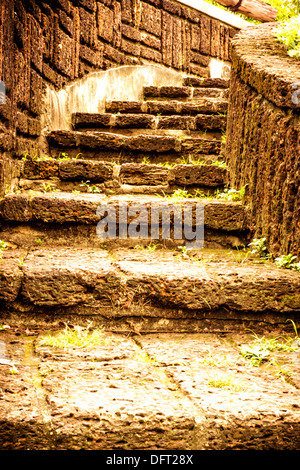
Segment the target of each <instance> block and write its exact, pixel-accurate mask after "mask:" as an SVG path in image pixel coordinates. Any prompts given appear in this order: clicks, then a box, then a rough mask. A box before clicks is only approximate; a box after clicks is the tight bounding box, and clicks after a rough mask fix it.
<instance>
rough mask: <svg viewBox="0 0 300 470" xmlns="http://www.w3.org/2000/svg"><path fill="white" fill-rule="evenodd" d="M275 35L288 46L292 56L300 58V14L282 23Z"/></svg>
mask: <svg viewBox="0 0 300 470" xmlns="http://www.w3.org/2000/svg"><path fill="white" fill-rule="evenodd" d="M275 35H276V39H277V41H279V42H281V43H283V44H285V45H286V46H287V49H288V54H289V56H290V57H296V58H297V59H300V16H298V17H297V16H296V17H294V18H291V19H289V20H287V21H285V22H284V23H282V24H280V25H279V26H278V27H277V28H276V30H275Z"/></svg>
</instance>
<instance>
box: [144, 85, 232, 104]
mask: <svg viewBox="0 0 300 470" xmlns="http://www.w3.org/2000/svg"><path fill="white" fill-rule="evenodd" d="M143 93H144V98H146V99H148V98H152V99H154V98H157V99H171V98H174V99H176V100H180V101H182V100H184V101H189V100H194V99H197V98H223V99H226V98H227V94H228V91H227V89H225V88H212V87H210V88H208V87H202V88H194V87H191V86H182V87H180V86H179V87H176V86H160V87H158V86H146V87H144V88H143Z"/></svg>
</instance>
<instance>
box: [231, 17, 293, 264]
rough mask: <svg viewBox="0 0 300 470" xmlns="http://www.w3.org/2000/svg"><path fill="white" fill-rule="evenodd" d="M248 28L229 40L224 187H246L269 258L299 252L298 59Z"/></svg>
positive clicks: (267, 32) (263, 32)
mask: <svg viewBox="0 0 300 470" xmlns="http://www.w3.org/2000/svg"><path fill="white" fill-rule="evenodd" d="M273 27H274V26H272V25H265V26H262V27H259V28H257V27H251V28H249V29H247V31H244V32H243V33H241V34H240V35H239V36H238V37H237V38H236V39H235V40H234V42H233V53H232V56H233V71H232V76H231V87H230V94H229V112H228V116H229V118H228V126H227V137H226V159H227V163H228V166H229V172H230V184H231V186H232V187H235V188H240V187H242V186H244V185H246V184H247V204H248V206H249V210H250V219H249V220H250V221H251V230H252V233H253V237H254V238H260V237H266V239H267V244H268V249H269V251H270V252H273V253H274V255H279V254H287V253H294V254H295V255H298V256H299V254H300V231H299V219H300V212H299V200H300V199H299V198H300V192H299V187H300V180H299V177H300V176H299V171H298V169H299V155H300V152H299V149H300V120H299V114H298V112H297V111H296V108H299V105H296V104H293V103H292V93H293V92H294V91H295V89H293V88H292V86H291V85H292V83H294V82H295V81H296V80H297V78H300V65H299V61H298V60H296V59H292V58H290V57H289V56H288V55H287V53H286V51H285V49H284V47H283V46H281V45H280V44H279V43H277V42H276V41H275V39H274V38H273V36H272V31H273Z"/></svg>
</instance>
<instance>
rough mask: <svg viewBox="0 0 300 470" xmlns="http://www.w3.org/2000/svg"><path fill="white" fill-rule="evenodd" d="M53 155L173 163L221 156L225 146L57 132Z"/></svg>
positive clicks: (52, 142) (52, 138) (208, 141)
mask: <svg viewBox="0 0 300 470" xmlns="http://www.w3.org/2000/svg"><path fill="white" fill-rule="evenodd" d="M47 139H48V143H49V147H50V148H49V154H50V156H51V157H55V158H57V157H59V156H62V155H65V154H66V153H67V154H68V157H70V158H74V157H78V156H79V155H81V158H82V157H84V158H85V159H94V158H95V159H98V160H99V159H101V160H102V159H103V158H104V159H105V160H107V159H109V158H110V159H111V160H113V161H116V162H117V161H119V159H120V158H122V159H123V161H124V160H128V159H129V160H130V158H131V159H133V160H135V159H136V157H138V158H140V159H143V158H144V157H146V156H150V157H151V159H153V157H155V156H157V157H159V159H160V158H161V156H165V158H167V159H169V158H170V161H172V160H174V159H176V158H178V157H180V156H184V155H191V156H195V157H200V156H202V155H219V154H220V151H221V148H222V143H221V141H220V140H211V139H205V138H203V137H189V136H160V135H144V134H140V135H133V136H126V135H121V134H114V133H110V132H96V131H94V132H79V131H53V132H51V133H49V134H48V136H47Z"/></svg>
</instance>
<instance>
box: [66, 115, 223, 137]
mask: <svg viewBox="0 0 300 470" xmlns="http://www.w3.org/2000/svg"><path fill="white" fill-rule="evenodd" d="M226 123H227V117H226V116H220V115H212V114H208V115H207V114H199V115H195V116H180V115H179V116H178V115H174V116H154V115H151V114H149V115H148V114H125V113H124V114H111V113H105V114H97V113H94V114H92V113H75V114H73V116H72V124H73V128H74V129H114V130H115V131H116V130H120V129H126V130H128V129H134V130H138V129H142V130H144V129H148V130H152V131H153V132H157V133H159V132H160V131H162V130H177V129H178V130H186V131H201V130H219V131H221V130H225V129H226Z"/></svg>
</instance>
